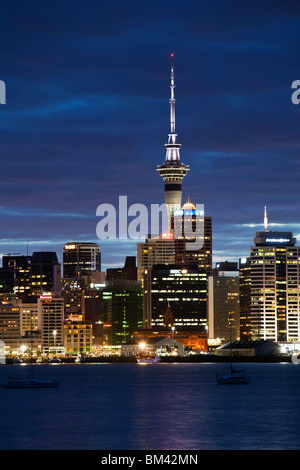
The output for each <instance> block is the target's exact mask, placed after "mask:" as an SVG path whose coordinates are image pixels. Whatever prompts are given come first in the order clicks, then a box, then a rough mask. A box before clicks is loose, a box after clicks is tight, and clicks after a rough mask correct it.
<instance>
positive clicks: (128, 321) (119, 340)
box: [101, 279, 143, 346]
mask: <svg viewBox="0 0 300 470" xmlns="http://www.w3.org/2000/svg"><path fill="white" fill-rule="evenodd" d="M101 291H102V295H103V329H104V330H103V346H118V345H121V344H124V343H126V342H127V341H128V340H129V339H130V338H131V337H132V335H133V333H134V332H135V331H136V330H137V329H139V328H142V326H143V290H142V286H141V282H139V281H134V280H127V279H116V280H114V281H107V282H106V283H105V287H102V288H101Z"/></svg>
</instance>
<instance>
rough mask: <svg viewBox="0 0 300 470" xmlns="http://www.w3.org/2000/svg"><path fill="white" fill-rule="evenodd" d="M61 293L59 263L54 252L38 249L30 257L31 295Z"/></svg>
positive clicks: (56, 294) (57, 294)
mask: <svg viewBox="0 0 300 470" xmlns="http://www.w3.org/2000/svg"><path fill="white" fill-rule="evenodd" d="M44 294H52V295H53V296H60V295H61V265H60V263H59V262H58V259H57V255H56V253H55V252H50V251H49V252H48V251H38V252H34V253H33V254H32V257H31V295H33V296H37V297H39V296H41V295H44Z"/></svg>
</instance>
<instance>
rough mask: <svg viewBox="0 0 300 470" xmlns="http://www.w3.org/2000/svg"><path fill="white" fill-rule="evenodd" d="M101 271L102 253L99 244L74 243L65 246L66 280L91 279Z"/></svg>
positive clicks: (64, 272)
mask: <svg viewBox="0 0 300 470" xmlns="http://www.w3.org/2000/svg"><path fill="white" fill-rule="evenodd" d="M100 271H101V252H100V247H99V245H97V243H85V242H72V243H67V244H66V245H65V246H64V252H63V275H64V278H76V277H77V275H78V272H80V275H81V277H85V276H86V277H90V276H91V275H92V273H93V272H100Z"/></svg>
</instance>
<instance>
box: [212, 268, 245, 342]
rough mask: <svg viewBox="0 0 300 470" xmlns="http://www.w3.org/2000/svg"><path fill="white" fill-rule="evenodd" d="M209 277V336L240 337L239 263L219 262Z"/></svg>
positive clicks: (230, 338) (236, 338)
mask: <svg viewBox="0 0 300 470" xmlns="http://www.w3.org/2000/svg"><path fill="white" fill-rule="evenodd" d="M213 274H214V275H213V276H209V278H208V299H209V303H208V305H209V308H208V326H209V327H208V332H209V335H208V338H209V340H217V339H219V340H220V341H229V340H232V341H236V340H239V339H240V304H239V277H238V276H239V272H238V266H237V263H229V262H224V263H218V264H217V267H216V269H214V271H213Z"/></svg>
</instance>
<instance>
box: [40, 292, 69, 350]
mask: <svg viewBox="0 0 300 470" xmlns="http://www.w3.org/2000/svg"><path fill="white" fill-rule="evenodd" d="M38 329H39V330H40V331H41V336H42V337H41V341H42V351H43V353H46V354H48V353H54V354H59V353H63V352H64V299H63V298H62V297H52V295H44V296H40V297H39V299H38Z"/></svg>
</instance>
